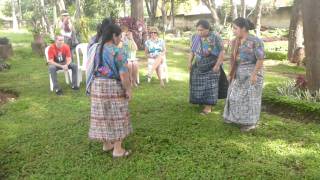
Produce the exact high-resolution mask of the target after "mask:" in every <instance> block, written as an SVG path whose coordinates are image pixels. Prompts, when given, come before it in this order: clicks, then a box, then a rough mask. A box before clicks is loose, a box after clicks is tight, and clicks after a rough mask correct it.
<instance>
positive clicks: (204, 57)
mask: <svg viewBox="0 0 320 180" xmlns="http://www.w3.org/2000/svg"><path fill="white" fill-rule="evenodd" d="M222 50H223V42H222V40H221V38H220V37H219V35H218V34H216V33H213V32H210V34H209V36H208V37H207V38H201V37H200V36H199V35H193V36H192V41H191V52H193V53H194V55H195V63H194V64H193V66H192V70H191V73H190V103H192V104H202V105H215V104H216V103H217V101H218V91H219V78H220V72H218V73H215V72H213V70H212V68H213V67H214V65H215V64H216V62H217V57H218V56H219V54H220V52H221V51H222ZM224 84H225V83H224Z"/></svg>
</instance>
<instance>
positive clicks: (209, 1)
mask: <svg viewBox="0 0 320 180" xmlns="http://www.w3.org/2000/svg"><path fill="white" fill-rule="evenodd" d="M201 1H202V2H203V3H204V4H205V5H206V6H207V8H208V9H209V10H210V12H211V17H212V19H213V22H214V23H215V24H220V19H219V16H218V14H217V10H216V4H215V1H214V0H201Z"/></svg>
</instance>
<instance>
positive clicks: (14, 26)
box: [11, 0, 19, 31]
mask: <svg viewBox="0 0 320 180" xmlns="http://www.w3.org/2000/svg"><path fill="white" fill-rule="evenodd" d="M11 7H12V29H13V31H18V30H19V25H18V19H17V15H16V3H15V2H14V0H11Z"/></svg>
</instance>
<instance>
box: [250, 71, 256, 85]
mask: <svg viewBox="0 0 320 180" xmlns="http://www.w3.org/2000/svg"><path fill="white" fill-rule="evenodd" d="M250 81H251V84H252V85H255V84H256V83H257V74H256V73H252V74H251V78H250Z"/></svg>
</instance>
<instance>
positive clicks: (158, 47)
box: [145, 39, 165, 58]
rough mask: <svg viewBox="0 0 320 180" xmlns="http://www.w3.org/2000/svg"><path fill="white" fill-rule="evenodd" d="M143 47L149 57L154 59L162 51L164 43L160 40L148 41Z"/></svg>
mask: <svg viewBox="0 0 320 180" xmlns="http://www.w3.org/2000/svg"><path fill="white" fill-rule="evenodd" d="M145 46H146V48H147V50H148V53H149V57H151V58H155V57H157V56H158V55H160V54H161V53H162V52H163V51H164V48H165V43H164V41H163V40H162V39H158V40H156V41H153V40H151V39H149V40H147V41H146V42H145Z"/></svg>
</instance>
